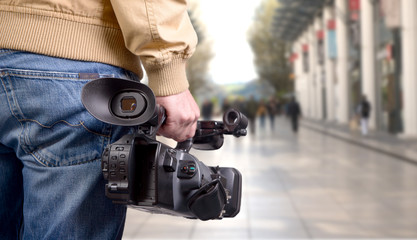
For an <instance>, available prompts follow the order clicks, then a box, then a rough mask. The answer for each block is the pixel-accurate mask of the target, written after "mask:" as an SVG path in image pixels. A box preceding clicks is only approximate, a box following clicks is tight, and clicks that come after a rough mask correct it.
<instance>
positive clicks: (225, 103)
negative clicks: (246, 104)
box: [222, 98, 232, 114]
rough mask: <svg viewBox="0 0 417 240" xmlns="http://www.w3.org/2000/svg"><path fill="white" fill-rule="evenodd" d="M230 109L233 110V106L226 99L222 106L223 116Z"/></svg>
mask: <svg viewBox="0 0 417 240" xmlns="http://www.w3.org/2000/svg"><path fill="white" fill-rule="evenodd" d="M230 108H232V105H231V104H230V102H229V99H227V98H225V99H224V100H223V104H222V114H224V113H225V112H227V110H229V109H230Z"/></svg>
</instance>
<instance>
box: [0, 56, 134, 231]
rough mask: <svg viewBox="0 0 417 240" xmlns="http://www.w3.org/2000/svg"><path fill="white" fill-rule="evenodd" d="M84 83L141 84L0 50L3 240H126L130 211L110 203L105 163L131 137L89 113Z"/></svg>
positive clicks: (98, 67) (107, 69) (93, 66)
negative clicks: (107, 151) (105, 155)
mask: <svg viewBox="0 0 417 240" xmlns="http://www.w3.org/2000/svg"><path fill="white" fill-rule="evenodd" d="M85 73H87V74H85ZM86 76H87V77H89V76H90V77H94V76H100V77H118V78H127V79H133V80H138V79H137V76H136V75H134V74H132V73H130V72H128V71H125V70H123V69H120V68H117V67H114V66H109V65H106V64H101V63H93V62H82V61H73V60H66V59H59V58H53V57H48V56H43V55H37V54H32V53H27V52H19V51H12V50H5V49H0V219H1V224H0V239H18V238H21V239H117V238H121V236H122V233H123V227H124V222H125V217H126V207H125V206H123V205H115V204H113V203H112V202H111V201H110V200H109V199H107V198H106V197H105V195H104V186H105V182H104V179H103V176H102V173H101V168H100V159H101V154H102V152H103V149H104V148H105V146H106V145H107V144H109V143H112V142H114V141H116V140H118V139H119V138H120V137H121V136H123V135H124V134H127V133H131V132H132V131H133V129H132V128H127V127H118V126H112V125H109V124H105V123H102V122H100V121H98V120H96V119H95V118H94V117H92V116H91V115H90V114H89V113H88V112H87V111H86V110H85V108H84V107H83V105H82V103H81V98H80V94H81V89H82V87H83V85H84V84H85V83H87V82H88V81H89V80H90V79H84V78H86Z"/></svg>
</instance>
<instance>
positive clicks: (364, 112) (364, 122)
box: [357, 95, 371, 136]
mask: <svg viewBox="0 0 417 240" xmlns="http://www.w3.org/2000/svg"><path fill="white" fill-rule="evenodd" d="M357 113H358V115H359V117H360V122H361V132H362V135H364V136H365V135H368V119H369V117H370V115H371V104H370V103H369V102H368V100H367V99H366V96H365V95H363V96H362V100H361V102H360V103H359V105H358V108H357Z"/></svg>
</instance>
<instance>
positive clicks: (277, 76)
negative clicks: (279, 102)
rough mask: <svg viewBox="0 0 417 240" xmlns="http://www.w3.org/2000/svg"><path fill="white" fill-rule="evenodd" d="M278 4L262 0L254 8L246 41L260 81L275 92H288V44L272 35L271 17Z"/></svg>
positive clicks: (290, 83)
mask: <svg viewBox="0 0 417 240" xmlns="http://www.w3.org/2000/svg"><path fill="white" fill-rule="evenodd" d="M277 7H279V6H278V1H276V0H264V1H263V2H262V4H261V5H260V6H259V7H258V9H256V13H255V19H254V22H253V25H252V26H251V28H250V29H249V31H248V41H249V44H250V46H251V48H252V51H253V53H254V57H255V60H254V64H255V67H256V71H257V73H258V76H259V78H260V80H261V81H267V82H269V83H270V84H271V85H272V86H274V87H275V90H276V91H277V92H282V91H284V92H289V91H292V89H293V82H292V81H291V80H290V79H289V75H290V73H291V71H290V66H289V64H288V60H287V58H286V50H287V48H288V44H287V43H286V42H284V41H281V40H279V39H277V38H275V37H274V31H273V19H274V16H275V12H276V9H277Z"/></svg>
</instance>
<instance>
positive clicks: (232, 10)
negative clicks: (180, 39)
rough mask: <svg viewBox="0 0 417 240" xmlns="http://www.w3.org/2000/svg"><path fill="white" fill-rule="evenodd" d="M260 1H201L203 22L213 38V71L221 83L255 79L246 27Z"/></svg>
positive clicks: (211, 70)
mask: <svg viewBox="0 0 417 240" xmlns="http://www.w3.org/2000/svg"><path fill="white" fill-rule="evenodd" d="M260 2H261V0H200V11H201V19H202V22H203V23H204V24H205V25H206V27H207V34H208V35H209V37H210V38H211V39H212V41H213V52H214V53H215V56H214V58H213V59H212V61H211V66H210V73H211V76H212V79H213V81H214V82H215V83H218V84H228V83H239V82H247V81H251V80H253V79H256V77H257V75H256V72H255V69H254V66H253V54H252V50H251V48H250V46H249V43H248V42H247V30H248V28H249V26H250V25H251V22H252V19H253V15H254V12H255V9H256V7H257V6H258V5H259V4H260Z"/></svg>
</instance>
